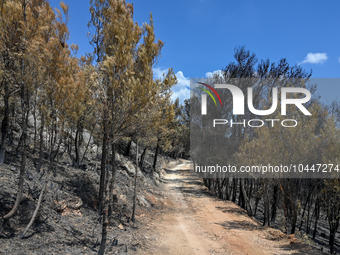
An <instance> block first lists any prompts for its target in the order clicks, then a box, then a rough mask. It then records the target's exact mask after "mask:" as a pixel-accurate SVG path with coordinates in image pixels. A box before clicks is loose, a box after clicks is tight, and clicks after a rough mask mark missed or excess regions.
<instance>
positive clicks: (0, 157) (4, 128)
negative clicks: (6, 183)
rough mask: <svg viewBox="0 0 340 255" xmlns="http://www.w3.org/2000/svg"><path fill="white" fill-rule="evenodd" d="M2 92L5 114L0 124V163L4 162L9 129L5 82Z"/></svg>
mask: <svg viewBox="0 0 340 255" xmlns="http://www.w3.org/2000/svg"><path fill="white" fill-rule="evenodd" d="M3 83H4V90H5V96H4V103H5V113H4V118H3V120H2V123H1V145H0V163H4V162H5V154H6V148H5V146H6V139H7V134H8V127H9V103H8V101H9V88H8V83H7V81H6V80H5V81H4V82H3Z"/></svg>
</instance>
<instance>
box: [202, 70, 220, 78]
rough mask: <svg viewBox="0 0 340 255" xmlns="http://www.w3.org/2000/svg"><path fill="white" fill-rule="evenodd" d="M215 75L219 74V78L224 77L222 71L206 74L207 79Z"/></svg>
mask: <svg viewBox="0 0 340 255" xmlns="http://www.w3.org/2000/svg"><path fill="white" fill-rule="evenodd" d="M215 74H217V75H219V76H223V75H222V70H216V71H213V72H207V73H205V77H206V78H210V77H212V76H213V75H215Z"/></svg>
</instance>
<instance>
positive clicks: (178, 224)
mask: <svg viewBox="0 0 340 255" xmlns="http://www.w3.org/2000/svg"><path fill="white" fill-rule="evenodd" d="M166 173H167V174H166V176H164V179H165V182H166V184H165V187H164V192H165V196H166V198H167V199H169V200H168V201H169V203H168V204H169V205H168V209H166V210H164V211H162V212H161V213H159V214H157V215H156V216H155V217H154V218H153V219H152V220H151V222H152V223H151V226H150V230H149V231H148V232H147V234H146V235H145V236H146V238H147V239H148V240H149V245H148V248H147V249H144V250H140V251H139V254H171V255H173V254H183V255H184V254H185V255H189V254H307V253H308V254H312V253H313V252H312V251H311V250H309V249H308V248H306V247H302V246H301V245H299V244H296V243H295V244H294V243H292V242H291V241H290V240H288V239H287V237H286V236H285V235H283V234H282V233H281V232H280V231H278V230H274V229H270V228H266V229H264V228H262V227H261V224H259V223H258V222H257V221H255V220H253V219H251V218H249V217H248V216H247V214H246V212H245V211H244V210H242V209H241V208H240V207H238V206H237V205H235V204H234V203H232V202H229V201H221V200H218V199H216V198H214V197H213V196H212V195H211V194H210V193H209V192H208V191H207V189H206V188H205V187H204V186H203V183H202V181H201V180H200V179H199V178H198V176H196V175H195V174H194V173H192V172H191V171H190V164H189V163H188V162H184V163H183V164H181V165H178V166H177V167H175V168H173V169H167V170H166ZM274 239H275V240H274ZM313 254H319V253H318V252H316V251H315V252H314V253H313Z"/></svg>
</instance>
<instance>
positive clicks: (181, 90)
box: [153, 68, 190, 104]
mask: <svg viewBox="0 0 340 255" xmlns="http://www.w3.org/2000/svg"><path fill="white" fill-rule="evenodd" d="M167 71H168V70H167V69H161V68H154V69H153V73H154V77H155V78H156V79H158V78H162V77H163V74H164V73H166V72H167ZM175 75H176V77H177V84H176V85H174V86H173V87H172V89H171V90H172V96H171V99H172V100H173V101H175V100H176V99H177V97H178V98H179V102H180V103H181V104H183V103H184V100H185V99H189V98H190V78H188V77H185V76H184V74H183V72H182V71H178V72H177V73H176V74H175Z"/></svg>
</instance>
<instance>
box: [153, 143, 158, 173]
mask: <svg viewBox="0 0 340 255" xmlns="http://www.w3.org/2000/svg"><path fill="white" fill-rule="evenodd" d="M158 151H159V139H158V141H157V146H156V151H155V158H154V161H153V166H152V169H153V171H156V164H157V156H158ZM152 176H153V172H152Z"/></svg>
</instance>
